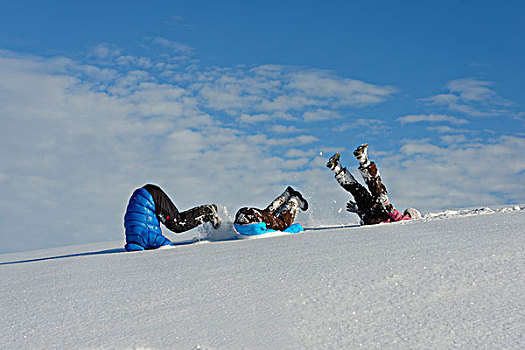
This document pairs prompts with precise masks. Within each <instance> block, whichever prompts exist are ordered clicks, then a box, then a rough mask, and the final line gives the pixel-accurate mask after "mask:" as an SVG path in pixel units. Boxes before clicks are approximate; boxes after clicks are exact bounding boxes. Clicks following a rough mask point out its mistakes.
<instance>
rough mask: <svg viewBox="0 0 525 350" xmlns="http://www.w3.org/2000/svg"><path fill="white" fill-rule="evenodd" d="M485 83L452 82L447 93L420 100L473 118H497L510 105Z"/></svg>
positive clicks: (477, 81) (469, 80) (461, 80)
mask: <svg viewBox="0 0 525 350" xmlns="http://www.w3.org/2000/svg"><path fill="white" fill-rule="evenodd" d="M491 85H492V84H491V83H490V82H487V81H482V80H477V79H472V78H467V79H457V80H452V81H450V82H449V83H448V84H447V86H446V87H447V89H448V90H449V93H447V94H438V95H435V96H432V97H430V98H426V99H422V101H426V102H428V103H430V104H431V105H437V106H445V107H447V108H448V109H450V110H452V111H456V112H461V113H464V114H466V115H470V116H475V117H488V116H497V115H501V114H502V113H505V112H507V111H506V109H504V108H505V107H509V106H511V105H512V103H511V102H510V101H507V100H505V99H503V98H502V97H500V96H499V95H498V93H497V92H496V91H494V90H493V89H491V88H490V86H491Z"/></svg>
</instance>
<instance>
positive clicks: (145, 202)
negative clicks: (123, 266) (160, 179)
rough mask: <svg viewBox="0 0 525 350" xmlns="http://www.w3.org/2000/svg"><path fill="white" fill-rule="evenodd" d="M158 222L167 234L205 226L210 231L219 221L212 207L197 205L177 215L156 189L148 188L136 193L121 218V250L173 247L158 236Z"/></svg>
mask: <svg viewBox="0 0 525 350" xmlns="http://www.w3.org/2000/svg"><path fill="white" fill-rule="evenodd" d="M160 222H162V223H163V224H164V225H165V226H166V227H167V228H168V229H169V230H171V231H173V232H176V233H180V232H185V231H188V230H190V229H192V228H195V227H197V226H199V225H201V224H203V223H205V222H210V223H211V224H212V225H213V227H214V228H218V227H219V225H220V218H219V215H218V213H217V206H216V205H215V204H207V205H201V206H198V207H195V208H192V209H189V210H187V211H184V212H179V210H178V209H177V207H176V206H175V204H173V202H172V201H171V199H170V198H169V197H168V195H167V194H166V193H165V192H164V191H163V190H162V189H161V188H160V187H159V186H157V185H152V184H148V185H145V186H143V187H141V188H138V189H136V190H135V191H134V192H133V194H132V195H131V198H130V199H129V203H128V207H127V209H126V214H125V215H124V228H125V230H126V245H125V246H124V248H125V249H126V250H127V251H128V252H129V251H137V250H145V249H156V248H160V247H162V246H173V243H172V242H171V241H170V240H169V239H168V238H166V237H165V236H163V235H162V230H161V228H160Z"/></svg>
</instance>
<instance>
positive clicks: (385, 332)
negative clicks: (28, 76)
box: [0, 206, 525, 349]
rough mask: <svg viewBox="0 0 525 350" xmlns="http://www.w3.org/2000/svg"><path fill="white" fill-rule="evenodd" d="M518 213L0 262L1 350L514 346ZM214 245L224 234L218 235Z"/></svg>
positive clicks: (523, 266) (522, 284) (509, 210)
mask: <svg viewBox="0 0 525 350" xmlns="http://www.w3.org/2000/svg"><path fill="white" fill-rule="evenodd" d="M524 223H525V210H524V208H523V207H519V206H516V207H506V208H497V209H489V208H480V209H470V210H463V211H461V210H457V211H445V212H441V213H431V214H427V215H425V217H424V219H422V220H419V221H412V222H400V223H394V224H381V225H376V226H369V227H348V226H347V227H344V228H326V229H322V228H317V229H316V230H311V231H306V232H304V233H301V234H295V235H286V236H279V237H274V238H268V239H255V240H231V239H230V240H222V241H221V240H216V241H214V242H206V241H204V242H198V243H194V244H187V245H180V246H177V247H175V248H174V249H166V250H152V251H146V252H137V253H126V252H124V251H123V249H122V245H123V244H122V242H112V243H100V244H92V245H81V246H71V247H63V248H56V249H50V250H40V251H30V252H23V253H12V254H3V255H0V304H1V305H2V313H1V315H2V317H0V348H1V349H53V348H58V349H70V348H74V349H360V348H362V349H450V348H460V349H523V348H524V347H525V311H524V306H525V296H524V295H525V293H524V291H525V279H524V276H525V232H524V229H523V227H524ZM223 238H224V237H223Z"/></svg>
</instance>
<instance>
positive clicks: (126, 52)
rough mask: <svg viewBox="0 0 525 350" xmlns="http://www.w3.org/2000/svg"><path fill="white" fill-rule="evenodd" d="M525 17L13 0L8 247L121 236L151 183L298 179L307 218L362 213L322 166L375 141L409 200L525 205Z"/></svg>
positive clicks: (199, 199)
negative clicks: (135, 197) (137, 198)
mask: <svg viewBox="0 0 525 350" xmlns="http://www.w3.org/2000/svg"><path fill="white" fill-rule="evenodd" d="M524 23H525V5H524V4H523V2H519V1H505V2H501V1H499V2H498V1H440V2H430V1H405V2H402V3H401V4H399V3H393V2H390V1H331V2H326V1H287V2H284V3H283V2H282V1H264V2H263V1H261V2H243V1H220V2H218V1H184V2H182V1H181V2H179V1H150V2H148V4H147V5H146V4H145V3H143V2H133V1H112V2H110V3H109V4H108V3H106V2H102V1H90V2H77V1H51V2H45V4H44V3H43V2H37V1H19V2H16V3H14V2H12V3H5V4H2V9H1V11H0V122H1V124H2V127H1V128H0V129H1V130H0V136H1V139H2V140H1V141H0V146H1V147H0V155H1V158H2V163H1V164H0V184H1V187H2V190H3V192H4V196H3V198H1V199H0V210H1V211H0V212H1V214H0V217H1V222H2V224H1V225H2V230H1V231H2V232H1V235H2V236H3V237H5V240H6V242H7V243H6V244H5V245H4V247H3V248H1V249H0V251H17V250H23V249H35V248H39V247H49V246H56V245H64V244H74V243H84V242H95V241H101V240H118V239H121V238H122V234H123V233H122V227H121V226H122V214H123V210H124V209H125V205H126V203H127V199H128V197H129V195H130V194H131V192H132V191H133V189H134V188H135V187H138V186H141V185H143V184H144V183H147V182H154V183H157V184H159V185H161V187H163V188H164V189H165V190H166V191H167V192H168V193H169V194H170V196H171V197H172V198H173V199H174V201H175V203H176V204H177V206H179V207H180V209H182V210H184V209H187V208H189V207H190V206H193V205H197V204H202V203H207V202H216V203H219V204H223V205H226V206H228V208H229V209H230V210H231V211H235V210H236V209H237V208H238V207H240V206H245V205H254V206H264V205H266V204H267V202H269V201H270V200H271V199H273V197H274V196H275V195H277V194H278V193H280V191H281V190H282V189H283V188H284V187H285V186H286V185H288V184H291V185H294V186H296V187H297V188H298V189H300V190H302V191H303V192H304V193H305V194H306V196H307V198H309V200H310V202H312V204H313V205H312V209H311V210H310V211H309V213H308V214H307V215H305V216H304V217H303V218H302V221H303V222H306V223H310V224H312V225H314V224H319V223H335V221H345V220H346V221H352V220H355V218H353V217H352V216H349V215H350V214H346V213H345V212H344V211H343V212H342V213H341V210H340V209H341V208H343V207H344V203H345V201H346V200H348V195H347V194H346V193H344V191H342V190H341V189H340V188H338V186H337V184H336V182H335V180H334V179H333V178H332V175H331V174H330V172H329V171H328V170H327V169H326V168H324V164H325V163H326V159H327V158H328V157H329V156H330V155H331V154H332V153H334V152H335V151H340V152H341V153H342V160H343V164H344V165H347V166H348V167H350V168H352V169H355V167H356V161H355V159H353V156H352V153H351V151H352V150H353V149H354V148H355V147H356V146H357V145H359V144H360V143H362V142H368V143H369V144H370V155H371V158H372V159H375V160H376V162H377V164H378V166H379V168H380V170H381V173H382V175H383V177H384V181H385V183H386V185H387V187H388V189H389V193H390V197H391V201H392V202H393V203H394V204H395V205H397V206H398V207H400V209H404V208H406V207H407V206H412V207H417V208H419V209H421V210H422V211H423V212H428V211H432V210H441V209H448V208H462V207H471V206H483V205H500V204H513V203H523V200H524V196H525V188H524V185H523V183H524V181H523V180H524V171H525V156H524V153H525V152H523V150H524V148H525V147H524V146H525V138H524V117H525V110H524V108H523V105H524V102H525V98H524V94H523V88H522V84H523V83H522V82H523V81H525V74H524V69H523V67H522V62H525V50H524V45H523V43H524V42H525V38H524V36H525V24H524ZM355 175H358V173H357V172H355ZM13 203H17V205H13ZM11 232H23V233H24V234H23V235H20V236H17V237H16V238H13V236H12V234H11Z"/></svg>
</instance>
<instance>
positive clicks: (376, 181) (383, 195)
mask: <svg viewBox="0 0 525 350" xmlns="http://www.w3.org/2000/svg"><path fill="white" fill-rule="evenodd" d="M359 172H360V173H361V176H362V177H363V180H364V181H365V183H366V185H367V186H368V189H369V190H370V193H371V194H372V196H373V197H374V199H376V200H378V199H382V200H385V199H386V201H387V202H388V196H387V191H386V187H385V185H384V184H383V182H382V180H381V175H380V174H379V170H377V167H376V164H375V163H374V162H370V165H369V166H367V167H361V166H360V167H359Z"/></svg>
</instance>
